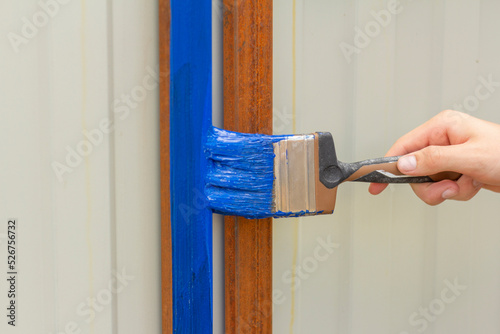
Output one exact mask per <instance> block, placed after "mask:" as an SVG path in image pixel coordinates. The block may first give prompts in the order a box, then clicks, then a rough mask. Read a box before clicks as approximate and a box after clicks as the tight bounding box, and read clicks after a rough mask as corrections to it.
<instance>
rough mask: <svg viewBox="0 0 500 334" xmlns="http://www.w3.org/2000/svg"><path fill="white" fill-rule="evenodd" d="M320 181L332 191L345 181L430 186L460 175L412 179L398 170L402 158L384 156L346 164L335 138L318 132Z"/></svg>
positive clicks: (452, 173) (444, 173) (412, 177)
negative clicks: (423, 184)
mask: <svg viewBox="0 0 500 334" xmlns="http://www.w3.org/2000/svg"><path fill="white" fill-rule="evenodd" d="M316 136H317V138H318V156H319V157H318V162H319V166H318V169H319V180H320V181H321V183H322V184H323V185H324V186H325V187H327V188H328V189H332V188H335V187H336V186H338V185H339V184H341V183H342V182H344V181H355V182H373V183H426V182H438V181H441V180H447V179H448V180H454V181H455V180H458V179H459V178H460V176H462V175H461V174H459V173H455V172H443V173H439V174H435V175H429V176H408V175H404V174H403V173H401V172H400V171H399V170H398V167H397V161H398V160H399V158H401V156H398V157H384V158H377V159H369V160H363V161H359V162H353V163H345V162H342V161H339V160H337V155H336V153H335V145H334V143H333V137H332V135H331V133H329V132H317V133H316Z"/></svg>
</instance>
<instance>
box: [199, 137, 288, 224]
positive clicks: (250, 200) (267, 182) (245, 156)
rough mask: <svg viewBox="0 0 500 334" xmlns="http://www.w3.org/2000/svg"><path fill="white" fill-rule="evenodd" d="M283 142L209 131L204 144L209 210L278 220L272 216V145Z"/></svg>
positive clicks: (276, 214)
mask: <svg viewBox="0 0 500 334" xmlns="http://www.w3.org/2000/svg"><path fill="white" fill-rule="evenodd" d="M284 138H286V136H266V135H258V134H244V133H237V132H231V131H225V130H221V129H217V128H212V129H211V130H210V131H209V133H208V138H207V142H206V144H205V153H206V157H207V159H208V173H207V178H206V187H205V194H206V196H207V199H208V203H209V205H210V207H211V208H212V209H213V210H214V211H215V212H217V213H222V214H226V215H237V216H244V217H247V218H265V217H273V216H280V214H279V213H276V212H273V211H274V210H273V182H274V150H273V143H275V142H277V141H280V140H283V139H284Z"/></svg>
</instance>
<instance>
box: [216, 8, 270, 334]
mask: <svg viewBox="0 0 500 334" xmlns="http://www.w3.org/2000/svg"><path fill="white" fill-rule="evenodd" d="M223 5H224V18H223V25H224V27H223V29H224V127H225V128H226V129H228V130H233V131H239V132H248V133H256V132H259V133H264V134H272V124H273V122H272V53H273V48H272V43H273V39H272V0H224V2H223ZM224 229H225V232H224V234H225V241H224V243H225V287H226V291H225V313H226V323H225V328H226V333H227V334H237V333H238V334H240V333H261V334H270V333H271V332H272V219H261V220H247V219H243V218H237V217H226V218H225V224H224Z"/></svg>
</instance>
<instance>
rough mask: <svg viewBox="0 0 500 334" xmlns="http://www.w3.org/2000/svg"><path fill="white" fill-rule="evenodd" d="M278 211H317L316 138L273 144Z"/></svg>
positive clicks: (298, 138)
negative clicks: (315, 177)
mask: <svg viewBox="0 0 500 334" xmlns="http://www.w3.org/2000/svg"><path fill="white" fill-rule="evenodd" d="M274 154H275V155H276V157H275V159H274V173H275V181H274V182H275V183H274V191H275V203H274V206H275V212H301V211H307V212H315V211H316V196H315V179H314V176H315V173H314V171H315V163H314V135H300V136H292V137H290V138H289V139H285V140H282V141H279V142H277V143H274Z"/></svg>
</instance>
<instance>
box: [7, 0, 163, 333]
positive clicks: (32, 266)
mask: <svg viewBox="0 0 500 334" xmlns="http://www.w3.org/2000/svg"><path fill="white" fill-rule="evenodd" d="M61 2H65V4H60V5H58V6H57V7H56V6H54V5H53V4H54V3H56V2H54V1H50V0H45V1H44V0H42V1H41V2H40V3H42V4H47V3H51V4H52V6H49V7H48V9H47V10H48V11H49V12H51V14H52V16H50V17H49V16H48V15H46V14H41V13H43V9H42V7H41V5H40V3H39V1H37V0H23V1H14V2H13V1H2V2H1V3H0V22H1V25H0V36H1V38H0V59H1V60H2V63H1V65H0V78H1V81H0V106H1V107H2V111H1V112H0V113H1V122H0V143H1V144H0V156H1V161H2V163H1V172H0V188H1V191H0V236H2V237H3V239H2V240H0V259H1V265H0V268H2V269H1V279H0V296H1V297H0V303H1V309H2V310H3V311H2V313H1V319H2V320H1V321H0V328H1V332H2V333H120V334H121V333H159V332H160V331H161V314H160V312H161V301H160V288H159V287H160V238H159V235H160V225H159V221H160V215H159V156H158V152H159V136H158V133H159V129H158V109H159V108H158V89H157V87H156V86H157V84H156V83H155V80H154V78H153V77H156V79H157V75H153V77H147V76H148V75H149V70H148V68H149V69H155V68H157V64H158V33H157V30H158V29H157V28H158V24H157V16H158V14H157V13H158V10H157V1H131V0H126V1H121V0H120V1H118V0H116V1H111V0H109V1H100V0H86V1H85V0H73V1H61ZM24 19H26V20H27V21H29V22H33V20H34V19H35V21H36V22H35V23H37V24H38V25H39V27H35V28H33V27H32V28H31V30H30V29H29V28H23V26H27V25H28V24H27V23H25V21H23V20H24ZM23 29H24V31H23ZM23 32H24V36H23ZM10 33H15V34H17V35H18V36H20V37H18V38H24V39H23V40H22V44H20V45H18V48H17V49H18V50H17V52H16V48H15V47H13V45H12V43H11V42H10V41H9V38H10V39H12V38H13V36H14V35H12V34H11V35H9V34H10ZM145 78H146V82H144V79H145ZM153 86H155V87H153ZM122 94H126V95H130V94H135V97H131V102H130V105H131V106H132V107H130V108H128V109H129V112H127V108H125V107H124V106H125V103H123V102H119V103H117V104H116V105H114V101H115V99H120V98H121V97H122ZM141 94H142V95H141ZM115 107H116V109H115ZM114 111H117V112H118V113H115V112H114ZM105 119H109V120H111V121H113V122H114V124H115V126H114V130H112V131H111V132H110V133H109V134H104V135H103V136H102V139H100V138H99V135H96V140H97V142H96V144H91V145H90V147H87V149H91V150H92V152H91V153H90V154H88V155H87V156H86V157H84V158H83V159H82V161H81V162H78V161H76V160H75V161H74V165H73V167H71V166H70V167H69V169H71V172H67V173H65V174H64V175H63V176H62V181H61V182H60V181H59V180H58V178H57V176H56V173H55V172H54V170H53V168H52V163H53V162H54V161H57V162H60V163H61V164H64V165H67V164H66V162H65V158H66V155H67V150H68V148H70V149H74V150H77V149H78V147H79V143H80V142H82V141H84V140H86V139H85V137H84V135H83V134H82V132H83V131H94V132H97V131H98V130H97V129H99V125H100V124H101V122H102V121H103V120H105ZM74 159H77V158H74ZM10 217H12V218H17V219H18V222H19V229H18V231H17V232H18V241H19V243H18V249H17V252H18V261H19V262H18V272H19V277H18V286H17V290H18V299H17V302H18V314H17V316H18V317H17V326H16V327H15V328H14V327H11V326H8V325H7V324H6V317H5V315H4V313H6V310H5V308H6V305H7V302H8V300H7V288H8V287H7V284H6V280H5V275H6V261H7V254H6V240H5V233H6V224H7V219H8V218H10ZM115 271H118V272H120V273H123V272H125V273H126V275H127V276H130V277H128V278H125V280H124V283H121V284H119V286H120V287H121V288H122V289H120V292H118V293H117V294H115V293H111V294H110V293H109V291H110V290H109V287H108V285H109V282H110V281H116V279H115V278H114V274H113V272H115ZM122 279H123V278H122ZM110 295H113V298H112V300H110V299H109V297H110ZM88 298H97V305H96V306H95V308H96V309H97V310H98V311H96V314H95V319H94V320H93V321H90V323H87V321H86V320H87V319H88V318H89V316H88V313H86V310H88V309H89V308H88V307H87V306H85V303H87V302H88ZM82 303H83V304H82ZM79 308H80V311H78V309H79ZM78 330H80V331H78Z"/></svg>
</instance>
